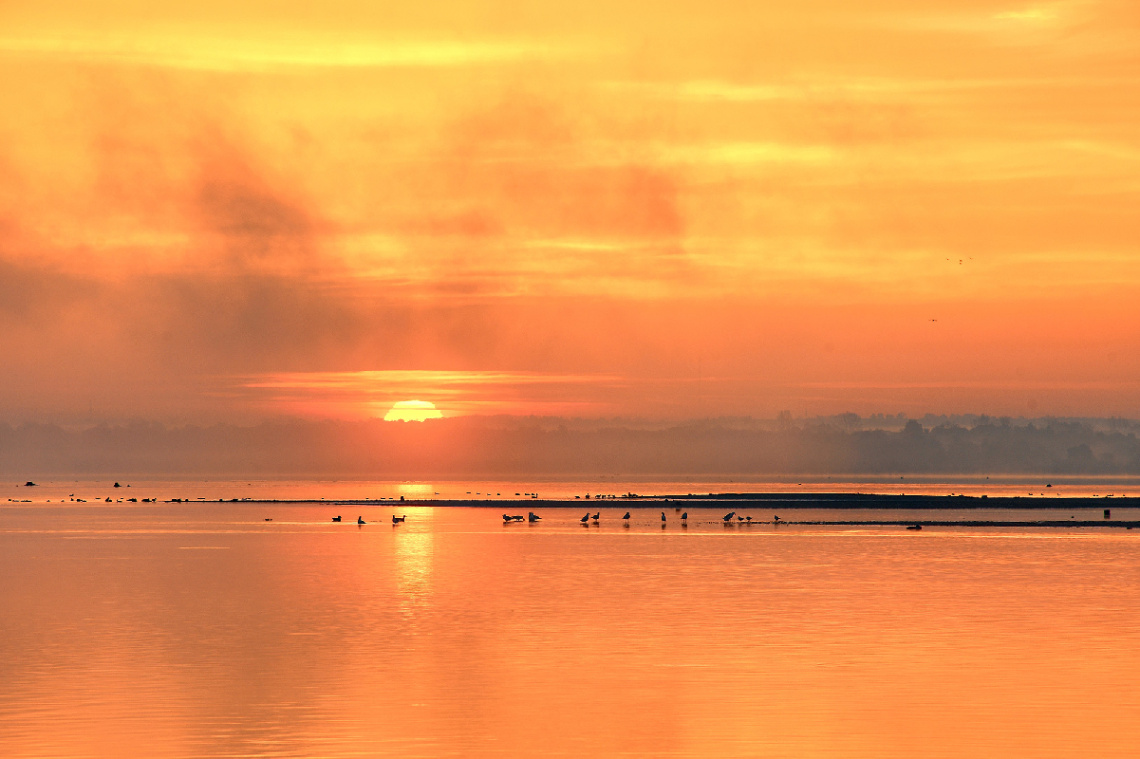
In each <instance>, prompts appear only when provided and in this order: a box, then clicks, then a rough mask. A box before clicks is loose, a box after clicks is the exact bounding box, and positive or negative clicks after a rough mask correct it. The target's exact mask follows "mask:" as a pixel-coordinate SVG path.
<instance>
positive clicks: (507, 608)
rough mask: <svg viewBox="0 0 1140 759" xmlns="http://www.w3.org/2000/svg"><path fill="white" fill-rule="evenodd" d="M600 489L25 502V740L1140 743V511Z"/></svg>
mask: <svg viewBox="0 0 1140 759" xmlns="http://www.w3.org/2000/svg"><path fill="white" fill-rule="evenodd" d="M511 492H512V495H513V491H511ZM1117 505H1119V504H1117ZM584 506H585V504H582V506H576V507H572V508H567V509H546V510H544V512H543V513H544V515H545V519H544V520H543V521H542V522H540V523H537V524H533V525H532V524H509V525H504V524H502V523H501V519H500V517H499V511H500V510H499V509H471V508H443V507H437V508H427V507H415V508H400V507H381V506H368V507H339V508H338V507H334V506H333V505H331V504H303V505H292V504H289V505H285V504H269V505H266V504H231V503H224V504H219V503H193V504H173V505H171V504H117V503H111V504H107V503H105V502H100V503H98V504H96V503H87V504H76V503H71V502H68V503H63V504H60V503H51V504H47V503H30V504H13V503H4V504H3V506H0V755H3V756H5V757H112V756H147V757H196V756H202V757H283V756H306V757H309V756H319V757H358V756H382V757H383V756H391V757H452V756H454V757H467V756H566V757H584V756H615V757H617V756H622V757H625V756H645V757H744V756H758V757H877V758H878V757H1008V756H1016V757H1073V756H1098V757H1125V756H1128V757H1133V756H1136V755H1137V753H1138V752H1140V736H1138V733H1137V730H1136V725H1138V724H1140V664H1137V661H1138V656H1140V534H1137V531H1131V532H1128V531H1123V530H1121V531H1113V530H1108V529H1082V530H1072V531H1070V530H1065V531H1060V530H1052V531H1051V530H1046V529H1017V530H1015V529H992V528H991V529H986V528H974V529H965V528H941V529H927V530H924V531H922V532H920V533H913V532H907V531H905V530H901V529H898V528H883V529H853V528H848V529H836V528H818V527H817V528H807V527H802V528H801V527H787V526H785V527H780V528H774V527H771V526H768V525H753V526H751V527H733V528H725V527H724V526H723V525H721V524H720V523H719V520H718V519H717V516H718V515H717V514H712V513H707V512H706V513H701V514H696V519H693V518H692V517H691V518H690V521H691V522H694V523H693V524H692V525H691V526H689V527H688V528H682V527H680V526H679V524H678V522H677V520H676V515H675V514H674V513H673V512H671V511H670V512H668V513H667V516H668V518H669V522H667V523H666V525H665V527H664V528H662V527H661V523H660V516H659V513H660V512H659V510H658V509H641V510H635V513H634V518H633V519H632V520H631V524H630V527H628V528H626V527H624V526H622V524H621V521H620V519H617V518H616V517H617V515H619V514H620V513H621V511H624V508H625V505H624V504H621V503H617V504H614V505H613V506H612V507H602V511H603V515H602V520H601V524H600V526H597V527H593V526H590V527H583V526H582V525H581V524H579V523H578V518H579V517H580V516H581V515H582V513H583V512H584V510H585V509H584ZM515 510H516V511H518V509H515ZM524 510H525V509H524ZM393 511H396V512H397V513H406V514H407V522H406V523H405V524H401V525H395V526H394V525H392V524H391V523H390V522H389V521H387V520H388V519H389V518H390V516H391V514H392V513H393ZM338 512H339V513H341V514H343V515H344V517H345V522H344V523H342V524H332V523H331V522H330V521H329V518H330V517H331V516H332V514H334V513H338ZM358 513H362V514H364V516H365V519H367V520H369V524H367V525H365V526H363V527H358V526H357V525H356V524H354V523H352V522H351V520H355V518H356V516H357V514H358ZM847 513H848V512H843V515H839V514H837V515H836V516H838V517H839V518H843V516H844V515H846V514H847ZM1114 513H1115V509H1114ZM878 516H880V517H883V518H892V516H891V514H890V513H885V512H883V513H879V514H878ZM267 518H271V519H272V520H273V521H271V522H267V521H264V520H265V519H267Z"/></svg>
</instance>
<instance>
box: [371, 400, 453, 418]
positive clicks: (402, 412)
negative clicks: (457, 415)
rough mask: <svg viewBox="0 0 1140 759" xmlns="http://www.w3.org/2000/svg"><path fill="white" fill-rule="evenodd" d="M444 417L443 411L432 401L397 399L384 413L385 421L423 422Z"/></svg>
mask: <svg viewBox="0 0 1140 759" xmlns="http://www.w3.org/2000/svg"><path fill="white" fill-rule="evenodd" d="M442 418H443V413H442V412H441V411H440V410H439V409H437V408H436V407H435V404H434V403H432V402H431V401H397V402H396V403H394V404H393V405H392V408H390V409H389V410H388V413H387V414H385V415H384V421H385V422H423V421H426V420H428V419H442Z"/></svg>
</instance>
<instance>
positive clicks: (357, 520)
mask: <svg viewBox="0 0 1140 759" xmlns="http://www.w3.org/2000/svg"><path fill="white" fill-rule="evenodd" d="M356 523H357V524H365V521H364V517H357V518H356Z"/></svg>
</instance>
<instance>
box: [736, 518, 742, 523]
mask: <svg viewBox="0 0 1140 759" xmlns="http://www.w3.org/2000/svg"><path fill="white" fill-rule="evenodd" d="M736 521H737V522H743V521H744V517H737V518H736Z"/></svg>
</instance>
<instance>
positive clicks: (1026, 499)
mask: <svg viewBox="0 0 1140 759" xmlns="http://www.w3.org/2000/svg"><path fill="white" fill-rule="evenodd" d="M219 502H222V503H243V504H270V503H276V504H290V503H296V504H305V503H313V504H317V503H320V504H328V505H331V506H336V505H343V506H396V505H400V506H432V507H465V508H504V507H516V508H517V507H518V506H521V505H523V504H526V505H527V506H528V508H530V509H531V510H534V509H536V508H566V507H570V506H574V507H581V506H590V507H595V508H615V509H621V508H625V507H634V508H636V507H649V506H652V507H660V506H662V505H666V504H668V505H669V506H670V507H673V506H675V505H676V504H681V505H683V506H684V507H685V508H687V509H711V510H716V509H725V508H727V509H728V510H730V511H732V510H737V509H743V508H765V509H768V508H773V507H776V508H781V509H864V508H873V509H899V510H952V509H953V510H961V509H1021V510H1057V511H1062V510H1065V509H1106V508H1108V509H1111V508H1112V507H1113V506H1116V507H1117V508H1140V498H1129V497H1127V496H1112V495H1108V496H1077V497H1070V496H1058V497H1049V496H1029V495H1026V496H1005V495H1002V496H984V495H982V496H978V495H943V496H934V495H877V494H871V493H712V494H707V495H674V494H670V495H644V496H643V495H635V496H620V497H617V498H527V497H522V496H516V497H501V498H434V499H433V498H408V499H406V500H399V499H395V498H347V499H345V498H335V499H333V498H328V499H320V498H298V499H283V498H241V499H225V500H221V499H219V500H210V499H203V498H199V499H181V500H179V499H168V500H161V501H158V503H219Z"/></svg>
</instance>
